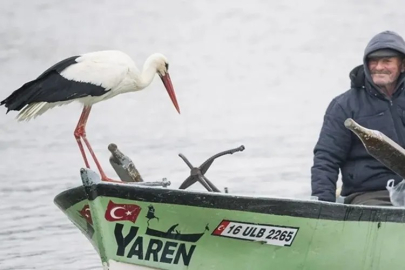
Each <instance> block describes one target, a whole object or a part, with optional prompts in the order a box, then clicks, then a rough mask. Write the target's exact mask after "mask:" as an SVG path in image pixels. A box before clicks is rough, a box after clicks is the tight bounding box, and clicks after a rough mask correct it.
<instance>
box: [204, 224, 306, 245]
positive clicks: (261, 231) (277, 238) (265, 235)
mask: <svg viewBox="0 0 405 270" xmlns="http://www.w3.org/2000/svg"><path fill="white" fill-rule="evenodd" d="M298 229H299V228H296V227H286V226H277V225H263V224H254V223H246V222H238V221H230V220H222V221H221V223H219V224H218V226H217V227H216V229H215V230H214V231H213V232H212V235H214V236H222V237H228V238H236V239H241V240H248V241H255V242H262V243H263V244H269V245H275V246H284V247H286V246H287V247H288V246H291V245H292V243H293V241H294V239H295V236H296V235H297V233H298Z"/></svg>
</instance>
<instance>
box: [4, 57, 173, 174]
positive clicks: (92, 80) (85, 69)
mask: <svg viewBox="0 0 405 270" xmlns="http://www.w3.org/2000/svg"><path fill="white" fill-rule="evenodd" d="M168 68H169V64H168V61H167V59H166V57H165V56H164V55H162V54H159V53H155V54H152V55H150V56H149V57H148V58H147V59H146V61H145V63H144V65H143V69H142V72H139V70H138V69H137V68H136V66H135V63H134V61H133V60H132V59H131V58H130V57H129V56H128V55H127V54H125V53H123V52H121V51H115V50H110V51H98V52H91V53H86V54H82V55H78V56H72V57H69V58H66V59H64V60H62V61H60V62H58V63H56V64H55V65H53V66H52V67H50V68H49V69H47V70H46V71H44V72H43V73H42V74H41V75H40V76H39V77H38V78H37V79H35V80H32V81H30V82H27V83H26V84H24V85H23V86H22V87H21V88H19V89H17V90H15V91H14V92H13V93H12V94H11V95H10V96H9V97H7V98H6V99H4V100H3V101H1V102H0V105H5V107H6V108H7V112H6V113H8V112H9V111H12V110H14V111H20V112H19V114H18V116H17V119H18V120H19V121H23V120H26V121H28V120H30V119H33V118H35V117H37V116H38V115H41V114H43V113H44V112H45V111H47V110H49V109H51V108H53V107H55V106H60V105H65V104H68V103H70V102H72V101H79V102H80V103H82V104H83V111H82V114H81V116H80V119H79V122H78V123H77V126H76V129H75V130H74V136H75V138H76V141H77V144H78V145H79V149H80V152H81V154H82V156H83V159H84V163H85V165H86V167H87V168H90V165H89V162H88V160H87V157H86V154H85V152H84V148H83V145H82V142H81V139H83V141H84V143H85V144H86V146H87V148H88V150H89V152H90V154H91V156H92V157H93V159H94V162H95V164H96V166H97V168H98V170H99V171H100V175H101V179H102V180H104V181H115V180H112V179H110V178H108V177H107V176H106V175H105V173H104V171H103V169H102V168H101V166H100V163H99V162H98V160H97V158H96V156H95V154H94V152H93V150H92V148H91V146H90V143H89V142H88V140H87V138H86V123H87V119H88V117H89V114H90V110H91V107H92V105H93V104H95V103H97V102H100V101H103V100H106V99H109V98H112V97H114V96H116V95H118V94H122V93H126V92H132V91H139V90H142V89H144V88H145V87H147V86H148V85H149V84H150V83H151V82H152V80H153V78H154V77H155V74H156V73H157V74H158V75H159V76H160V78H161V79H162V81H163V84H164V86H165V87H166V90H167V92H168V94H169V96H170V99H171V100H172V102H173V104H174V106H175V108H176V110H177V111H178V113H180V108H179V105H178V103H177V99H176V95H175V92H174V89H173V85H172V82H171V80H170V76H169V73H168Z"/></svg>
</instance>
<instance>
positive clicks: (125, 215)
mask: <svg viewBox="0 0 405 270" xmlns="http://www.w3.org/2000/svg"><path fill="white" fill-rule="evenodd" d="M140 212H141V207H139V206H138V205H136V204H118V203H114V202H113V201H111V200H110V201H109V202H108V205H107V210H106V211H105V219H106V220H108V221H122V220H128V221H132V222H133V223H135V221H136V219H137V218H138V215H139V213H140Z"/></svg>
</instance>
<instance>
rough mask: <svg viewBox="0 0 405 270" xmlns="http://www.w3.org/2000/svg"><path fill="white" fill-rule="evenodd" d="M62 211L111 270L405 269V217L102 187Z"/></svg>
mask: <svg viewBox="0 0 405 270" xmlns="http://www.w3.org/2000/svg"><path fill="white" fill-rule="evenodd" d="M92 177H93V176H92ZM92 177H90V178H92ZM93 180H94V179H93ZM55 203H56V204H57V205H58V207H59V208H60V209H61V210H62V211H63V212H64V213H65V214H66V215H67V216H68V217H69V219H70V220H71V221H72V222H73V223H74V224H75V225H76V226H77V227H78V228H79V229H80V230H81V231H82V232H83V233H84V234H85V235H86V237H87V238H88V239H89V240H90V242H91V244H92V245H93V246H94V248H95V250H96V251H97V252H98V254H99V255H100V258H101V261H102V263H103V265H104V267H105V269H114V267H113V265H117V264H120V265H121V267H120V269H121V268H122V265H123V264H124V265H126V266H127V267H135V266H136V267H140V266H142V267H149V268H139V269H150V268H152V269H291V270H294V269H297V270H298V269H300V270H302V269H307V270H324V269H328V270H334V269H336V270H338V269H339V270H341V269H346V270H349V269H368V270H371V269H401V268H402V267H403V265H404V264H405V259H402V258H403V256H402V254H403V251H402V249H401V248H400V247H401V246H402V244H403V243H404V242H405V225H404V222H405V211H404V209H401V208H394V207H371V206H356V205H343V204H336V203H328V202H318V201H310V200H308V201H306V200H292V199H281V198H264V197H249V196H237V195H232V194H219V193H212V192H192V191H184V190H174V189H165V188H151V187H141V186H136V185H129V184H112V183H105V182H100V181H98V180H97V179H96V180H94V181H87V182H85V181H84V185H83V186H80V187H76V188H73V189H70V190H67V191H65V192H62V193H61V194H59V195H57V196H56V197H55ZM123 269H126V268H123ZM128 269H137V268H128Z"/></svg>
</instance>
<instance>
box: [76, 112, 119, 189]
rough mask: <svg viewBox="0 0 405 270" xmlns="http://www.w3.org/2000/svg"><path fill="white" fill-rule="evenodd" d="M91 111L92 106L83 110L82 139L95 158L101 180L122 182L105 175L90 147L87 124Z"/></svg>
mask: <svg viewBox="0 0 405 270" xmlns="http://www.w3.org/2000/svg"><path fill="white" fill-rule="evenodd" d="M90 110H91V106H86V107H84V109H83V112H84V115H83V119H82V122H81V129H80V137H81V138H82V139H83V141H84V143H85V144H86V146H87V148H88V149H89V152H90V154H91V156H92V157H93V160H94V163H96V166H97V169H98V170H99V172H100V175H101V180H103V181H111V182H121V181H117V180H113V179H110V178H108V177H107V176H106V175H105V173H104V170H103V169H102V168H101V165H100V163H99V162H98V160H97V157H96V155H95V154H94V151H93V149H92V148H91V145H90V143H89V141H88V140H87V137H86V124H87V119H88V118H89V115H90Z"/></svg>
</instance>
